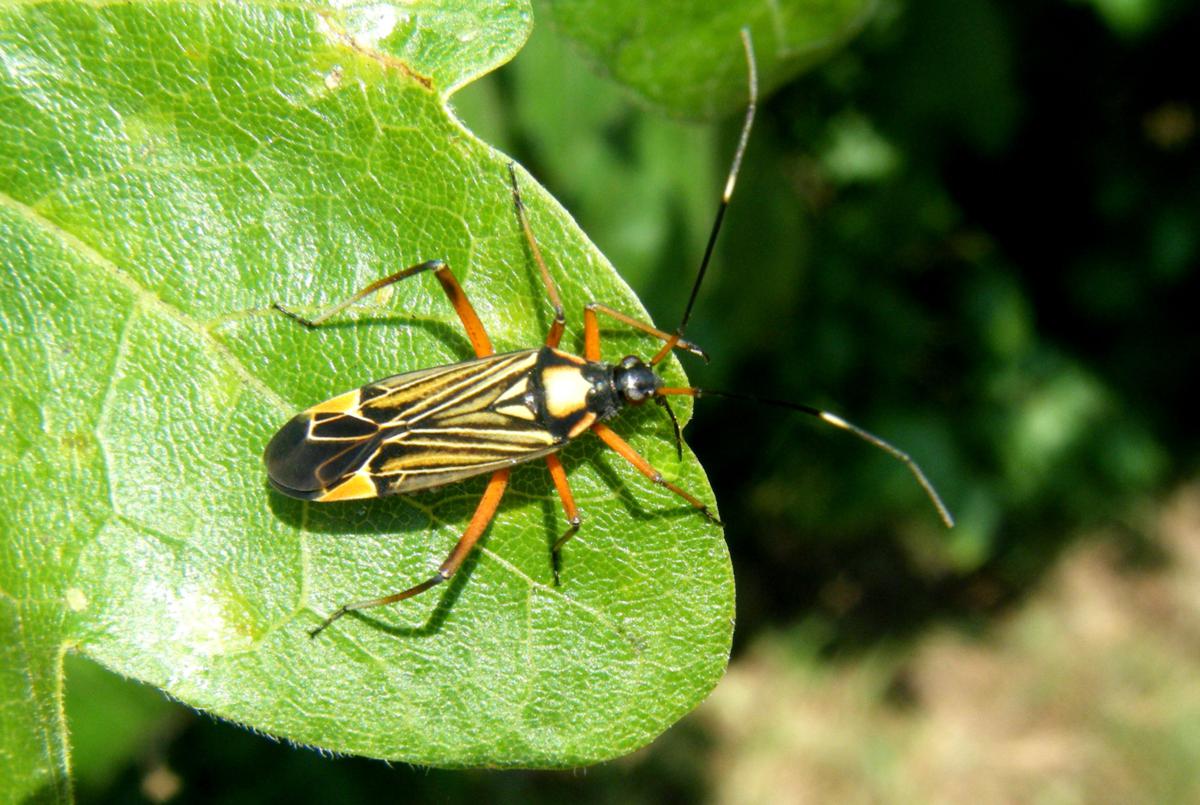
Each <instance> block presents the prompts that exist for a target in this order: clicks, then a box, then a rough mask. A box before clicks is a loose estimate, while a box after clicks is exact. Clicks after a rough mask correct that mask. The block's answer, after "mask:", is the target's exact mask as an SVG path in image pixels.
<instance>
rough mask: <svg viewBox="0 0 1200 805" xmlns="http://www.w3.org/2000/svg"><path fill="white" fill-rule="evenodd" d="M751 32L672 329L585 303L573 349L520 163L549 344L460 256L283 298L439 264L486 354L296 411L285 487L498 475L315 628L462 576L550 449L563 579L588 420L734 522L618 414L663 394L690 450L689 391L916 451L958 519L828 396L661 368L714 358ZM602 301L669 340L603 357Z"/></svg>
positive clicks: (445, 285)
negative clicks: (427, 561) (698, 330)
mask: <svg viewBox="0 0 1200 805" xmlns="http://www.w3.org/2000/svg"><path fill="white" fill-rule="evenodd" d="M742 42H743V46H744V48H745V51H746V59H747V64H748V68H749V70H748V74H749V104H748V105H747V109H746V115H745V120H744V122H743V124H742V129H741V135H740V137H739V140H738V144H737V148H736V150H735V152H734V158H733V162H732V165H731V166H730V169H729V174H728V178H727V179H726V182H725V188H724V191H723V193H722V195H721V200H720V203H719V204H718V207H717V214H716V217H715V220H714V221H713V225H712V229H711V230H710V233H709V237H708V242H707V244H706V247H705V250H704V256H703V258H702V259H701V263H700V268H699V270H698V271H697V274H696V279H695V281H694V282H693V284H692V289H691V295H690V296H689V298H688V301H687V305H686V307H685V309H684V314H683V318H682V320H681V321H680V324H679V326H678V327H677V328H676V329H675V330H674V331H673V332H665V331H663V330H659V329H657V328H656V327H653V326H651V325H650V324H646V323H644V322H641V321H638V320H636V319H634V318H632V317H631V316H628V315H626V314H624V313H622V312H620V311H618V310H616V309H614V308H610V307H608V306H606V305H603V304H600V303H597V302H591V303H589V304H587V305H585V306H584V311H583V334H584V350H583V352H584V354H583V355H582V356H578V355H573V354H571V353H569V352H566V351H564V350H562V349H560V348H559V344H560V342H561V340H562V336H563V333H564V331H565V327H566V314H565V312H564V309H563V305H562V301H561V299H560V297H559V294H558V288H557V286H556V285H555V282H554V278H553V277H552V276H551V275H550V272H549V270H548V269H547V267H546V263H545V261H544V260H543V259H542V255H541V251H540V250H539V248H538V244H537V240H536V238H535V237H534V234H533V230H532V228H531V227H530V224H529V219H528V216H527V214H526V211H525V205H524V203H523V202H522V200H521V192H520V188H519V185H518V182H517V174H516V171H515V169H514V168H513V166H512V164H511V163H510V165H509V179H510V181H511V184H512V195H513V204H514V207H515V209H516V213H517V217H518V219H519V222H520V225H521V229H522V230H523V232H524V235H525V239H526V242H527V243H528V245H529V251H530V254H531V256H532V257H533V260H534V262H535V263H536V264H537V268H538V271H539V273H540V275H541V281H542V284H543V285H544V286H545V289H546V295H547V297H548V299H549V302H550V306H551V307H552V308H553V311H554V321H553V323H552V324H551V326H550V331H549V333H548V334H547V335H546V339H545V341H544V343H543V344H542V345H541V346H540V347H536V348H532V349H525V350H520V351H518V352H509V353H506V354H499V355H498V354H495V352H494V350H493V349H492V344H491V340H490V339H489V338H488V335H487V331H486V330H485V329H484V326H483V323H482V322H481V321H480V320H479V317H478V315H476V313H475V309H474V308H473V307H472V305H471V302H470V300H468V299H467V296H466V294H465V293H464V292H463V289H462V287H461V286H460V285H459V284H458V280H457V279H456V278H455V276H454V273H453V271H452V270H451V269H450V266H449V265H447V264H446V263H445V262H443V261H441V260H431V261H428V262H424V263H420V264H418V265H414V266H410V267H408V268H405V269H402V270H400V271H398V272H396V273H394V274H391V275H390V276H387V277H384V278H382V279H380V280H377V281H375V282H373V283H371V284H370V285H367V286H366V287H365V288H363V289H362V290H361V291H359V292H358V293H356V294H354V295H353V296H352V297H350V298H349V299H347V300H345V301H343V302H341V303H338V304H336V305H334V306H332V307H330V308H328V309H327V310H325V311H324V312H322V313H320V314H319V315H318V316H316V317H315V318H312V319H306V318H303V317H301V316H300V315H298V314H297V313H295V312H293V311H291V310H289V309H288V308H286V307H284V306H283V305H280V304H278V303H276V305H275V307H276V309H278V310H279V311H280V312H282V313H284V314H285V315H287V316H289V317H291V318H292V319H295V320H296V321H298V322H300V323H301V324H303V325H305V326H307V327H317V326H320V325H321V324H322V323H323V322H325V321H327V320H328V319H329V318H330V317H332V316H335V315H336V314H338V313H340V312H341V311H343V310H345V309H346V308H347V307H349V306H350V305H352V304H354V303H355V302H358V301H359V300H361V299H363V298H364V297H366V296H369V295H371V294H373V293H375V292H377V291H379V290H381V289H383V288H385V287H387V286H389V285H392V284H393V283H396V282H399V281H401V280H404V279H407V278H409V277H412V276H416V275H418V274H423V273H426V272H432V273H433V275H434V277H436V278H437V280H438V282H439V283H440V284H441V286H442V289H443V290H444V291H445V293H446V296H447V297H448V298H449V301H450V304H451V305H452V306H453V308H454V311H455V312H456V313H457V314H458V318H459V319H460V320H461V322H462V325H463V327H464V329H465V330H466V333H467V337H468V338H469V340H470V342H471V346H472V347H473V348H474V350H475V358H473V359H471V360H466V361H463V362H461V363H455V364H451V365H449V366H440V367H436V368H432V369H420V370H417V371H412V372H408V373H405V374H400V375H396V376H394V377H389V378H385V379H383V380H380V381H377V382H375V383H370V384H368V385H365V386H362V387H361V388H358V389H356V390H354V391H349V392H346V393H344V394H340V395H338V396H336V397H333V398H332V399H329V400H326V401H325V402H322V403H319V404H317V405H314V406H312V407H311V408H309V409H307V410H306V411H303V412H302V413H300V414H298V415H296V416H295V417H294V418H293V419H292V420H291V421H289V422H288V423H287V424H286V425H284V426H283V427H282V428H281V429H280V430H279V432H278V433H276V434H275V436H274V437H273V438H272V439H271V441H270V443H268V445H267V448H266V451H265V454H264V457H263V458H264V461H265V462H266V466H267V473H268V477H269V480H270V482H271V485H272V486H274V488H275V489H277V490H279V491H280V492H282V493H283V494H285V495H289V496H291V497H294V498H300V499H302V500H312V501H316V502H320V503H328V502H332V501H341V500H356V499H362V498H374V497H381V496H384V495H396V494H404V493H408V492H414V491H417V490H421V489H430V488H433V487H438V486H443V485H445V484H451V483H454V482H456V481H460V480H463V479H466V478H470V477H473V476H476V475H483V474H490V476H491V477H490V479H489V480H488V483H487V488H486V489H485V491H484V493H483V497H482V498H481V499H480V501H479V504H478V505H477V507H476V509H475V513H474V515H473V516H472V517H471V519H470V522H469V523H468V524H467V527H466V529H465V530H464V531H463V533H462V536H461V537H459V540H458V542H457V543H456V544H455V546H454V548H453V549H452V550H451V551H450V553H449V555H448V556H447V557H446V559H445V561H444V562H442V564H441V566H440V567H439V568H438V570H437V572H436V573H435V574H434V575H433V576H432V577H431V578H429V579H426V580H425V581H422V582H421V583H419V584H416V585H414V586H412V587H409V588H408V589H405V590H402V591H400V592H398V593H393V594H391V595H384V596H381V597H378V598H372V599H369V600H365V601H356V602H352V603H348V604H344V605H343V606H341V607H339V608H338V609H337V610H335V611H334V612H333V614H331V615H330V616H329V617H327V618H326V619H325V620H324V621H323V622H322V623H321V624H320V625H319V626H317V627H316V628H315V629H313V630H312V631H311V632H310V633H309V634H310V635H312V636H314V637H315V636H316V635H317V634H319V633H320V632H321V631H323V630H324V629H326V628H327V627H328V626H329V625H330V624H332V623H333V622H334V621H336V620H337V619H339V618H341V617H342V616H344V615H346V614H347V613H349V612H352V611H355V610H362V609H368V608H371V607H378V606H385V605H388V604H394V603H396V602H398V601H403V600H404V599H406V598H411V597H413V596H415V595H418V594H420V593H422V592H424V591H426V590H428V589H430V588H431V587H434V586H436V585H438V584H441V583H442V582H444V581H446V580H447V579H449V578H450V577H452V576H453V575H454V574H455V572H456V571H457V570H458V569H459V567H460V566H461V565H462V563H463V561H464V559H466V557H467V555H468V554H469V553H470V552H471V549H472V548H473V547H474V546H475V543H476V542H477V541H478V540H479V538H480V536H482V534H483V533H484V531H485V529H486V528H487V525H488V523H489V522H490V521H491V520H492V517H493V516H494V515H495V513H496V510H497V508H498V506H499V505H500V500H501V497H502V496H503V495H504V491H505V488H506V486H507V485H508V480H509V473H510V471H511V469H512V467H513V466H515V465H517V464H522V463H525V462H529V461H534V460H537V459H542V460H544V461H545V462H546V465H547V467H548V468H549V471H550V477H551V479H552V481H553V483H554V487H555V489H556V490H557V493H558V495H559V497H560V498H561V501H562V506H563V510H564V512H565V515H566V522H567V529H566V531H565V532H564V533H563V534H562V535H561V536H560V537H559V538H558V539H557V540H556V541H555V542H554V544H553V546H552V548H551V556H552V567H553V569H554V577H555V582H556V583H557V582H558V576H559V567H560V554H561V551H562V549H563V546H564V545H565V544H566V543H567V542H568V541H569V540H570V539H571V538H572V537H574V536H575V534H576V533H577V532H578V531H579V529H580V526H581V524H582V518H581V516H580V513H579V508H578V507H577V506H576V504H575V500H574V497H573V496H572V493H571V487H570V484H569V482H568V480H567V474H566V470H565V469H564V468H563V465H562V462H561V461H560V460H559V459H558V457H557V455H556V453H557V452H558V451H559V450H560V449H562V448H563V447H564V446H565V445H566V444H567V443H568V442H570V441H571V440H573V439H575V438H577V437H580V436H582V435H583V434H584V433H586V432H589V431H590V432H591V433H593V434H595V435H596V436H597V437H599V438H600V440H601V441H603V442H604V443H605V444H606V445H607V446H608V447H610V448H612V449H613V450H614V451H616V452H617V453H618V454H619V455H620V456H621V457H622V458H624V459H625V460H626V461H628V462H629V463H630V464H632V465H633V466H634V468H636V469H637V471H638V472H640V473H641V474H642V475H644V476H646V478H648V479H649V480H650V481H651V482H652V483H654V484H657V485H659V486H661V487H663V488H665V489H667V490H669V491H670V492H672V493H674V494H675V495H677V496H679V497H680V498H681V499H683V500H684V501H686V502H687V503H688V504H689V505H691V506H692V507H693V508H694V509H695V510H696V511H697V512H698V513H699V514H700V515H701V516H703V517H705V518H707V519H708V520H709V521H710V522H712V523H713V524H715V525H721V523H720V521H719V520H718V519H717V518H716V516H715V515H714V514H713V513H712V512H711V511H710V510H709V508H708V506H707V505H706V504H705V503H704V502H703V501H701V500H700V499H699V498H697V497H695V496H694V495H692V494H690V493H689V492H687V491H685V490H684V489H681V488H680V487H678V486H676V485H675V484H673V483H671V482H670V481H668V480H667V479H666V478H664V477H663V475H662V473H660V472H659V471H658V470H657V469H655V468H654V467H653V466H652V465H651V464H650V463H649V462H648V461H646V459H644V458H643V457H642V456H640V455H639V454H638V453H637V452H636V451H634V449H633V448H632V447H630V445H629V444H628V443H627V442H626V441H625V440H624V439H622V438H621V437H620V436H618V435H617V433H616V432H615V431H614V430H613V429H612V428H610V427H609V426H608V424H607V422H608V421H609V420H611V419H612V418H613V417H615V416H616V415H617V414H619V413H620V412H621V411H622V410H623V409H624V408H626V407H628V406H638V405H643V404H644V403H646V402H648V401H651V400H653V401H654V402H656V403H658V404H659V405H661V406H663V408H664V409H665V410H666V411H667V413H668V415H669V416H670V418H671V421H672V423H673V425H674V427H675V439H676V447H677V450H679V451H680V452H682V441H681V436H680V432H679V423H678V421H677V420H676V418H675V415H674V413H673V412H671V408H670V405H669V404H668V398H669V397H671V396H676V395H686V396H691V397H700V396H703V395H713V396H723V397H732V398H738V399H746V400H751V401H755V402H759V403H763V404H766V405H772V406H777V407H783V408H788V409H790V410H794V411H799V412H801V413H806V414H810V415H812V416H816V417H818V418H820V419H822V420H823V421H825V422H827V423H829V424H831V425H834V426H836V427H839V428H842V429H844V430H848V431H850V432H851V433H854V434H855V435H857V436H858V437H860V438H862V439H865V440H866V441H868V442H870V443H871V444H873V445H875V446H876V447H879V448H881V449H883V450H885V451H887V452H888V453H890V454H891V455H893V456H894V457H896V458H897V459H899V460H900V461H902V462H904V464H905V465H906V466H907V467H908V468H909V470H910V471H911V472H912V473H913V475H914V476H915V477H916V479H917V481H918V482H919V483H920V484H921V486H922V487H923V488H924V490H925V492H926V494H927V495H928V496H929V498H930V499H931V500H932V501H933V503H934V505H935V507H936V508H937V510H938V513H939V514H940V515H941V517H942V519H943V520H944V521H945V522H946V524H947V525H951V524H952V522H953V521H952V519H951V517H950V514H949V512H948V511H947V509H946V507H945V506H944V505H943V503H942V501H941V499H940V498H939V496H938V494H937V492H936V491H935V490H934V488H933V486H932V485H931V484H930V483H929V481H928V480H927V479H926V477H925V474H924V473H923V472H922V471H921V469H920V467H919V466H918V465H917V464H916V463H915V462H914V461H913V460H912V459H911V458H910V457H909V456H908V455H907V454H905V453H903V452H902V451H900V450H899V449H897V448H896V447H894V446H892V445H891V444H889V443H888V442H885V441H883V440H882V439H880V438H879V437H877V436H875V435H873V434H871V433H868V432H867V431H865V430H863V429H861V428H859V427H857V426H855V425H853V424H851V423H849V422H847V421H846V420H844V419H842V418H840V417H838V416H836V415H834V414H830V413H828V412H825V411H820V410H818V409H816V408H812V407H809V406H805V405H800V404H797V403H791V402H786V401H781V400H772V399H766V398H757V397H753V396H751V395H747V394H741V393H737V392H726V391H711V390H705V389H699V388H693V387H678V388H675V387H668V386H666V385H664V381H663V380H662V378H661V377H660V376H659V375H658V374H657V373H656V372H655V367H656V366H657V365H658V364H659V363H661V362H662V361H663V360H664V359H665V358H666V357H667V356H668V355H670V354H671V353H672V351H673V350H676V349H681V350H684V351H687V352H691V353H693V354H696V355H699V356H701V357H705V358H706V356H705V354H704V352H703V351H702V350H701V349H700V348H699V347H698V346H696V345H695V344H693V343H691V342H690V341H687V340H685V339H684V338H683V334H684V331H685V329H686V327H687V323H688V319H689V318H690V316H691V311H692V307H693V306H694V304H695V301H696V296H697V294H698V293H699V290H700V285H701V283H702V282H703V280H704V275H705V273H706V271H707V269H708V265H709V262H710V261H711V258H712V254H713V248H714V245H715V243H716V239H717V234H718V233H719V231H720V229H721V222H722V220H723V218H724V215H725V211H726V209H727V208H728V205H729V200H730V198H731V196H732V195H733V189H734V184H735V182H736V180H737V175H738V171H739V168H740V167H741V162H742V155H743V154H744V152H745V149H746V144H747V142H748V141H749V137H750V131H751V128H752V127H753V123H754V114H755V107H756V104H757V95H758V87H757V72H756V67H755V62H754V53H753V48H752V45H751V41H750V36H749V33H748V32H747V31H745V30H743V32H742ZM601 314H602V315H604V316H607V317H609V318H611V319H613V320H615V321H617V322H619V323H621V324H624V325H626V326H628V327H631V328H634V329H636V330H639V331H641V332H642V333H644V334H646V335H648V336H651V337H653V338H656V339H658V340H659V341H661V342H662V345H661V347H660V348H659V349H658V351H657V352H656V353H655V354H654V355H653V356H652V357H651V358H649V359H648V360H643V359H642V358H639V357H637V356H635V355H629V356H626V357H624V358H622V359H621V360H620V361H619V362H617V363H615V364H609V363H604V362H603V360H602V358H601V354H600V326H599V318H598V316H599V315H601Z"/></svg>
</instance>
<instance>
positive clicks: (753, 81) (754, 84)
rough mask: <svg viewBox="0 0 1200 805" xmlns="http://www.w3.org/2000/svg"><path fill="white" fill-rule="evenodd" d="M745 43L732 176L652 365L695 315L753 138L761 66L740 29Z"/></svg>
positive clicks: (746, 34) (747, 36)
mask: <svg viewBox="0 0 1200 805" xmlns="http://www.w3.org/2000/svg"><path fill="white" fill-rule="evenodd" d="M741 35H742V47H743V48H744V49H745V51H746V67H747V68H748V78H749V89H750V102H749V104H747V106H746V119H745V122H743V123H742V133H741V136H739V137H738V145H737V150H736V151H734V153H733V164H732V165H730V166H729V176H728V178H726V179H725V192H723V193H722V194H721V203H720V204H718V205H717V217H716V219H715V220H714V221H713V225H712V230H711V231H710V232H709V233H708V243H707V244H706V245H705V247H704V257H703V258H701V260H700V270H699V271H697V272H696V281H695V282H693V283H692V292H691V295H689V296H688V301H687V307H685V308H684V309H683V318H682V319H681V320H680V322H679V326H678V327H676V328H675V332H674V334H673V335H672V336H671V337H670V338H669V339H667V342H666V343H665V344H663V346H662V349H660V350H659V351H658V352H657V353H656V354H655V355H654V357H653V358H651V359H650V365H651V366H655V365H657V364H658V363H659V362H660V361H662V359H663V358H665V357H667V356H668V355H670V354H671V350H673V349H674V348H675V346H676V345H677V344H678V343H679V341H680V339H682V338H683V331H684V330H685V329H686V328H687V323H688V319H690V318H691V317H692V308H693V307H694V306H695V304H696V295H697V294H699V293H700V283H702V282H703V281H704V275H705V274H706V273H707V272H708V264H709V262H710V261H711V260H712V255H713V249H714V248H715V247H716V245H717V234H718V233H719V232H720V231H721V222H722V221H724V220H725V210H726V209H728V207H729V198H730V197H731V196H732V195H733V186H734V185H735V184H736V183H737V176H738V171H740V170H741V169H742V155H743V154H745V153H746V143H748V142H749V141H750V129H751V128H753V127H754V111H755V109H756V108H757V106H758V67H757V65H756V64H755V61H754V43H753V42H751V41H750V29H749V28H743V29H742V30H741Z"/></svg>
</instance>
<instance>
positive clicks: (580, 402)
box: [542, 366, 592, 418]
mask: <svg viewBox="0 0 1200 805" xmlns="http://www.w3.org/2000/svg"><path fill="white" fill-rule="evenodd" d="M542 387H543V389H544V391H545V392H546V411H547V412H548V413H549V414H550V416H553V417H558V418H562V417H567V416H570V415H571V414H573V413H575V412H576V411H578V410H579V409H581V408H583V407H584V406H585V405H587V394H588V392H589V391H591V388H592V384H591V383H589V382H588V381H587V379H586V378H584V376H583V373H582V372H580V371H579V369H577V368H576V367H574V366H555V367H552V368H550V369H547V370H546V371H545V372H543V373H542Z"/></svg>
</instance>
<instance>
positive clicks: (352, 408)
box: [264, 350, 563, 501]
mask: <svg viewBox="0 0 1200 805" xmlns="http://www.w3.org/2000/svg"><path fill="white" fill-rule="evenodd" d="M537 357H538V352H537V350H525V351H522V352H511V353H508V354H505V355H489V356H488V357H486V358H478V359H476V360H471V361H465V362H463V363H456V364H453V365H451V366H442V367H438V368H436V369H423V370H421V371H417V372H409V373H407V374H402V375H396V376H394V377H389V378H387V379H386V380H380V381H379V382H377V383H371V384H369V385H366V386H363V387H362V388H360V389H357V390H355V391H351V392H347V393H346V394H342V395H339V396H337V397H334V398H333V399H331V400H327V401H325V402H323V403H321V404H320V405H315V406H313V407H312V408H310V409H308V410H307V411H305V412H303V413H301V414H299V415H298V416H296V417H295V418H294V419H292V421H291V422H289V423H288V424H287V425H285V426H284V427H283V428H282V429H281V430H280V431H279V433H277V434H275V437H274V438H273V439H272V440H271V442H270V443H269V444H268V445H267V450H266V454H265V456H264V459H265V461H266V464H267V473H268V475H269V477H270V479H271V483H272V484H273V485H274V486H275V487H276V488H277V489H279V490H280V491H281V492H283V493H284V494H287V495H290V496H292V497H297V498H302V499H306V500H318V501H331V500H352V499H355V498H369V497H377V496H381V495H395V494H399V493H403V492H411V491H415V490H418V489H428V488H430V487H435V486H441V485H443V484H448V483H452V482H454V481H458V480H461V479H463V478H469V477H471V476H473V475H480V474H483V473H487V472H492V471H494V470H498V469H502V468H504V467H510V466H512V465H513V464H519V463H521V462H524V461H530V460H531V459H535V458H538V457H540V456H544V455H546V454H548V453H552V452H554V451H555V450H557V449H558V448H559V447H561V446H562V442H563V440H562V439H561V438H556V437H555V436H554V435H553V434H551V433H550V431H549V430H547V428H546V427H545V426H544V425H542V424H541V422H540V420H539V417H538V412H537V404H536V400H535V397H534V395H533V394H532V391H533V389H532V387H531V386H530V378H531V377H532V375H533V370H534V368H535V366H536V363H537Z"/></svg>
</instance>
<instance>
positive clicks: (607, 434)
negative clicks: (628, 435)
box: [592, 422, 722, 525]
mask: <svg viewBox="0 0 1200 805" xmlns="http://www.w3.org/2000/svg"><path fill="white" fill-rule="evenodd" d="M592 432H593V433H595V434H596V435H597V436H599V437H600V438H601V440H603V441H604V443H605V444H607V445H608V446H609V447H611V448H612V449H613V450H615V451H617V453H618V454H619V455H620V456H621V458H623V459H625V460H626V461H628V462H629V463H630V464H632V465H633V466H634V467H635V468H636V469H637V471H638V472H640V473H641V474H642V475H645V476H646V477H647V478H649V479H650V480H651V481H653V482H654V483H655V484H657V485H659V486H661V487H663V488H665V489H668V490H670V491H671V492H674V493H675V494H676V495H679V497H681V498H683V499H684V500H686V501H687V502H688V503H690V504H692V505H693V506H695V507H696V508H697V509H698V510H699V511H700V513H701V514H703V515H704V516H705V517H707V518H708V519H709V520H711V521H712V522H713V523H716V524H717V525H722V523H721V521H720V520H718V519H717V518H716V517H715V516H714V515H713V513H712V512H710V511H709V510H708V506H707V505H705V503H704V502H703V501H702V500H700V499H699V498H697V497H695V496H694V495H690V494H688V493H687V492H684V491H683V490H682V489H680V488H679V487H677V486H676V485H675V484H673V483H671V482H670V481H668V480H667V479H666V478H663V476H662V473H661V472H659V471H658V470H656V469H654V467H653V466H651V465H650V462H649V461H646V459H644V458H642V457H641V456H640V455H638V454H637V452H636V451H634V449H633V448H632V447H630V446H629V443H628V442H626V441H625V440H624V439H622V438H621V437H620V436H618V435H617V434H616V433H615V432H614V431H613V429H612V428H610V427H608V426H607V425H604V424H602V423H600V422H597V423H595V424H594V425H592Z"/></svg>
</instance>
